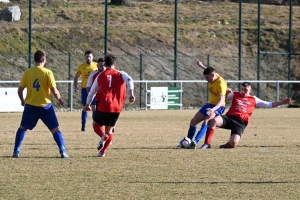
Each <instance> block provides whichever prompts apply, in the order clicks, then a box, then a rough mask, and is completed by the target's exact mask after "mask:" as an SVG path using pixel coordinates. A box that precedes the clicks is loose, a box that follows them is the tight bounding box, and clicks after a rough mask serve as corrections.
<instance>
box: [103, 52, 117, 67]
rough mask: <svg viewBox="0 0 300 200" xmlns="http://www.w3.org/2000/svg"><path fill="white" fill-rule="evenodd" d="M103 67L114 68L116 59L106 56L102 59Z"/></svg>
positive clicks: (112, 56)
mask: <svg viewBox="0 0 300 200" xmlns="http://www.w3.org/2000/svg"><path fill="white" fill-rule="evenodd" d="M104 63H105V67H115V66H116V57H115V56H114V55H112V54H108V55H107V56H105V58H104Z"/></svg>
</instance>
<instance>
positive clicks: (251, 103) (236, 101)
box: [226, 92, 256, 125]
mask: <svg viewBox="0 0 300 200" xmlns="http://www.w3.org/2000/svg"><path fill="white" fill-rule="evenodd" d="M255 107H256V100H255V97H254V96H243V95H242V94H241V93H240V92H233V99H232V105H231V106H230V108H229V110H228V112H227V113H226V115H228V116H235V117H237V118H239V119H241V120H243V121H245V122H246V124H247V125H248V122H249V119H250V116H251V115H252V113H253V111H254V109H255Z"/></svg>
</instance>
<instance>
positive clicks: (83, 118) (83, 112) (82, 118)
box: [81, 111, 88, 126]
mask: <svg viewBox="0 0 300 200" xmlns="http://www.w3.org/2000/svg"><path fill="white" fill-rule="evenodd" d="M87 117H88V112H86V111H81V124H82V126H85V124H86V119H87Z"/></svg>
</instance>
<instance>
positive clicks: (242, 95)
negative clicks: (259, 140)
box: [206, 82, 291, 148]
mask: <svg viewBox="0 0 300 200" xmlns="http://www.w3.org/2000/svg"><path fill="white" fill-rule="evenodd" d="M251 91H252V88H251V84H250V83H249V82H244V83H242V88H241V92H232V93H230V94H228V95H227V98H226V99H227V100H232V105H231V106H230V108H229V110H228V111H227V113H226V114H225V115H221V116H217V117H215V118H214V119H212V120H210V121H209V124H208V126H209V128H208V129H207V132H206V138H208V140H207V143H206V144H207V145H210V143H211V138H212V136H213V134H214V132H215V129H216V127H220V128H224V129H230V130H231V136H230V139H229V141H228V142H227V143H226V144H223V145H221V146H220V148H235V147H236V146H237V145H238V143H239V141H240V139H241V136H242V134H243V132H244V130H245V128H246V127H247V125H248V123H249V120H250V117H251V115H252V113H253V111H254V109H255V107H261V108H274V107H277V106H280V105H283V104H289V103H290V102H291V99H290V98H284V99H283V100H281V101H275V102H268V101H263V100H261V99H259V98H257V97H256V96H252V95H250V93H251Z"/></svg>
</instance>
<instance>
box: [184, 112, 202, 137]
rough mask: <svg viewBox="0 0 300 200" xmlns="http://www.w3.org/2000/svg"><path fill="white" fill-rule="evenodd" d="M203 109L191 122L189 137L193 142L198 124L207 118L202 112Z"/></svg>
mask: <svg viewBox="0 0 300 200" xmlns="http://www.w3.org/2000/svg"><path fill="white" fill-rule="evenodd" d="M203 107H204V106H203ZM203 107H202V108H203ZM202 108H201V109H202ZM201 109H200V110H199V111H198V112H197V113H196V114H195V116H194V117H193V118H192V119H191V121H190V127H189V130H188V134H187V137H188V138H190V139H191V140H193V138H194V135H195V133H196V130H197V124H198V123H200V122H201V121H203V120H204V119H205V118H206V113H205V112H204V114H203V112H201Z"/></svg>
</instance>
